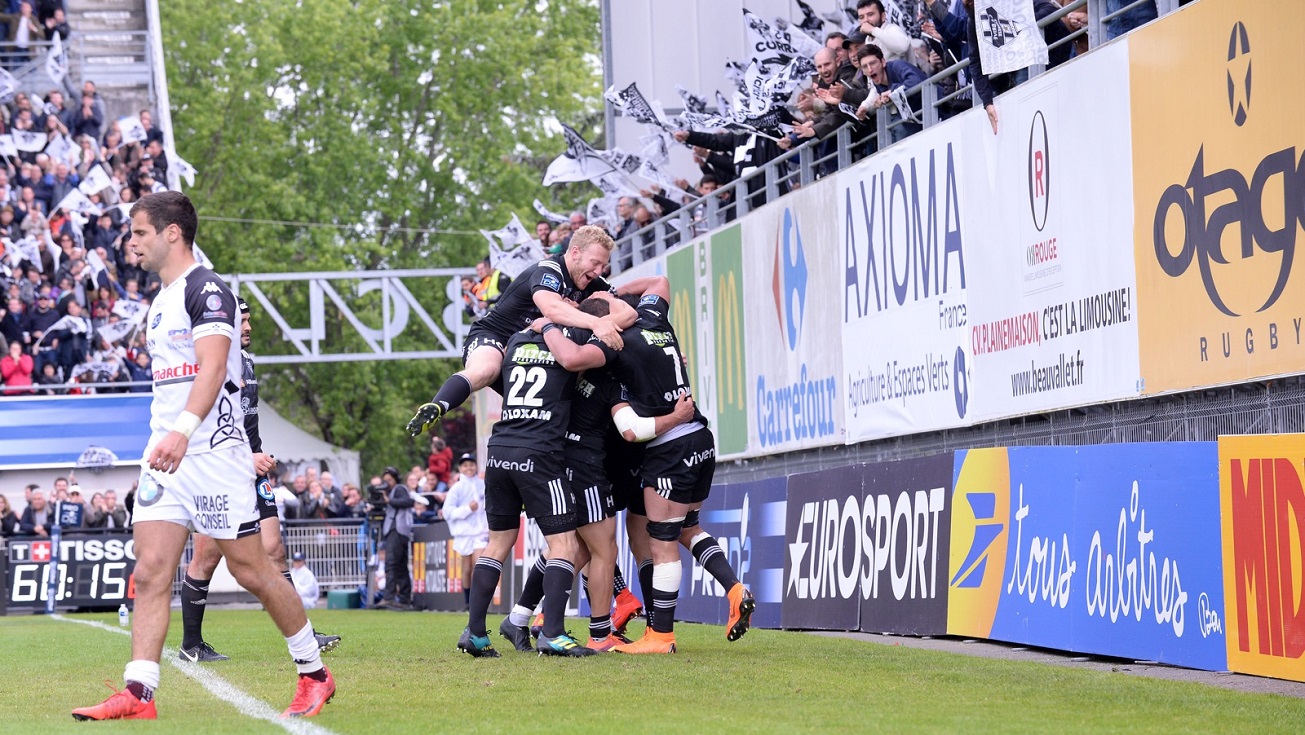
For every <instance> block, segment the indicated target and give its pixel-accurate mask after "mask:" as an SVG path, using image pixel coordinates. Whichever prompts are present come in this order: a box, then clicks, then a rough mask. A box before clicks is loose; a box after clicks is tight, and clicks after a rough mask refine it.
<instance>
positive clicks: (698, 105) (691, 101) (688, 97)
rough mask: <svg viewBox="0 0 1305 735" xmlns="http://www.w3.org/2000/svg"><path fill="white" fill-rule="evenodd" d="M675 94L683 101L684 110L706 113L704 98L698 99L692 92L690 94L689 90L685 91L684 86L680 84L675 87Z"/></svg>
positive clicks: (705, 99) (705, 100)
mask: <svg viewBox="0 0 1305 735" xmlns="http://www.w3.org/2000/svg"><path fill="white" fill-rule="evenodd" d="M675 93H676V94H678V95H680V99H682V100H684V109H686V110H688V111H689V112H706V111H707V98H706V97H699V96H698V95H696V94H694V93H693V92H690V91H689V90H687V89H685V88H684V86H683V85H680V84H677V85H675Z"/></svg>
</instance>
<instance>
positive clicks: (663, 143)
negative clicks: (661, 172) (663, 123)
mask: <svg viewBox="0 0 1305 735" xmlns="http://www.w3.org/2000/svg"><path fill="white" fill-rule="evenodd" d="M649 130H650V131H651V132H650V133H649V134H648V135H645V136H643V137H641V138H639V143H640V145H642V146H643V147H642V148H640V149H639V155H641V156H643V160H645V161H648V162H649V163H651V164H652V165H654V166H662V165H665V163H666V162H667V161H669V160H671V143H672V142H673V141H674V140H675V139H674V138H672V137H671V135H670V133H667V132H666V131H665V130H662V129H661V128H649Z"/></svg>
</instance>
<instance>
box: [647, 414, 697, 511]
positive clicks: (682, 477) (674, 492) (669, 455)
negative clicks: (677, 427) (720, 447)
mask: <svg viewBox="0 0 1305 735" xmlns="http://www.w3.org/2000/svg"><path fill="white" fill-rule="evenodd" d="M715 474H716V440H715V438H714V437H712V435H711V432H710V431H708V430H707V429H705V428H703V429H699V430H698V431H695V432H693V433H692V434H688V435H686V436H681V437H678V438H676V439H672V440H670V441H668V442H666V443H665V444H659V445H657V446H655V447H648V449H647V450H646V451H645V452H644V456H643V467H642V468H641V469H640V471H639V475H640V477H641V478H642V480H643V486H644V487H650V488H652V489H653V490H654V491H655V492H656V493H657V494H658V495H660V496H662V497H663V498H666V499H667V500H669V501H671V502H672V503H682V504H685V505H689V504H692V503H701V502H702V501H704V500H706V499H707V496H708V495H710V494H711V480H712V477H714V476H715Z"/></svg>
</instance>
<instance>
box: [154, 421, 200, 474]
mask: <svg viewBox="0 0 1305 735" xmlns="http://www.w3.org/2000/svg"><path fill="white" fill-rule="evenodd" d="M188 446H190V440H189V439H187V438H186V435H185V434H182V433H181V432H179V431H170V432H168V435H167V436H165V437H163V440H162V441H160V442H159V443H158V444H155V445H154V451H152V452H150V469H152V470H154V471H156V472H166V473H168V474H169V475H170V474H172V473H174V472H176V471H177V469H178V468H180V467H181V460H182V459H183V458H184V457H185V456H186V448H187V447H188Z"/></svg>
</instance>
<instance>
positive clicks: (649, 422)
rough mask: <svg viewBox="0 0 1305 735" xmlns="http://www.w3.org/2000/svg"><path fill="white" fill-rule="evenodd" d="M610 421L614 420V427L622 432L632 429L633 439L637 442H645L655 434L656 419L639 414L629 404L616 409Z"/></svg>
mask: <svg viewBox="0 0 1305 735" xmlns="http://www.w3.org/2000/svg"><path fill="white" fill-rule="evenodd" d="M612 421H614V422H616V428H617V429H619V430H620V432H621V433H622V434H624V433H625V432H626V431H633V432H634V440H635V441H637V442H646V441H648V440H649V439H652V438H654V437H656V436H657V419H654V418H651V417H648V416H640V415H639V414H637V413H635V412H634V409H633V408H630V407H629V406H625V407H624V408H621V409H618V410H617V412H616V415H615V416H613V417H612Z"/></svg>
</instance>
